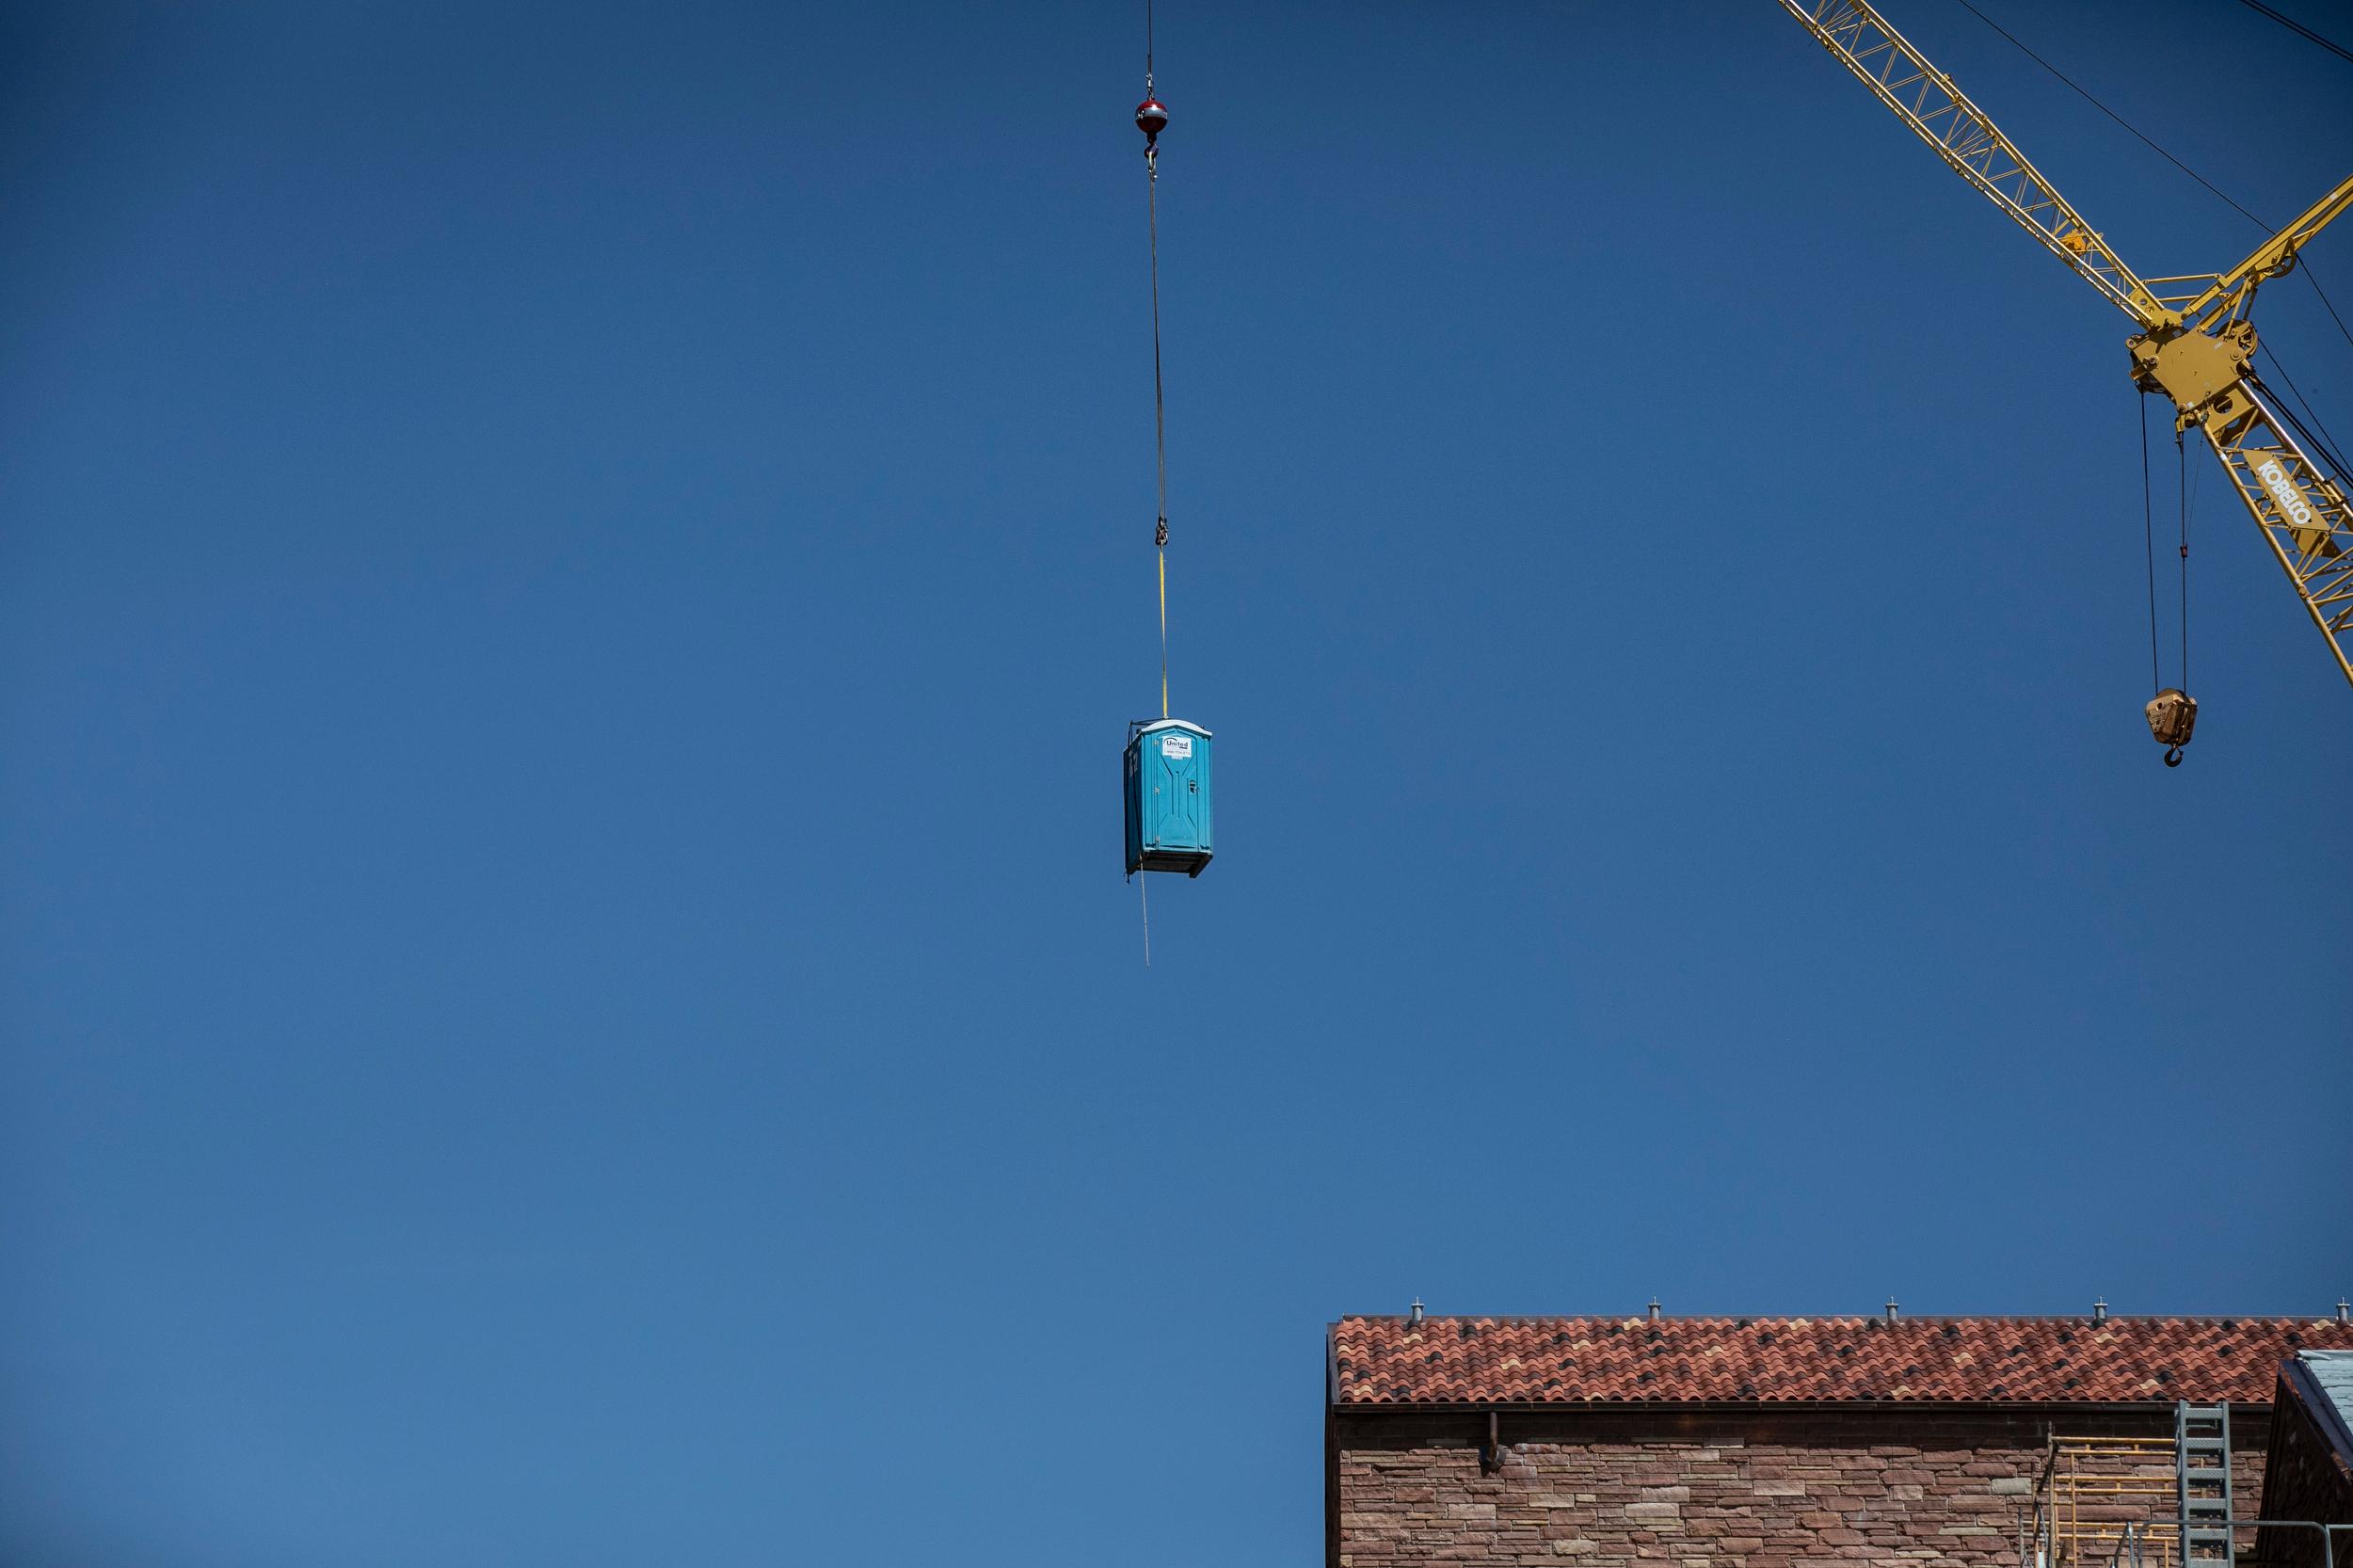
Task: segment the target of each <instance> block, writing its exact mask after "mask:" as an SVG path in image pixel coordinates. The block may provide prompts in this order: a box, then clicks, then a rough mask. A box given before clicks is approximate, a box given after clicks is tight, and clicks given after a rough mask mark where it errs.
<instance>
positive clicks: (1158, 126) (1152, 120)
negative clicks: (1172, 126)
mask: <svg viewBox="0 0 2353 1568" xmlns="http://www.w3.org/2000/svg"><path fill="white" fill-rule="evenodd" d="M1136 129H1137V130H1139V131H1142V132H1143V133H1144V146H1146V147H1150V146H1152V145H1153V144H1154V143H1155V142H1157V141H1159V140H1160V133H1161V132H1162V131H1165V130H1167V129H1168V105H1166V104H1162V103H1161V102H1160V100H1159V99H1157V98H1147V99H1145V100H1144V102H1143V103H1141V104H1137V105H1136Z"/></svg>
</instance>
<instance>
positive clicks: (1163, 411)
mask: <svg viewBox="0 0 2353 1568" xmlns="http://www.w3.org/2000/svg"><path fill="white" fill-rule="evenodd" d="M1167 125H1168V109H1167V108H1166V106H1165V105H1163V104H1161V103H1160V99H1159V97H1158V96H1156V95H1155V94H1154V92H1153V90H1152V0H1144V102H1143V103H1141V104H1137V105H1136V129H1138V130H1139V131H1142V132H1143V133H1144V208H1145V214H1146V218H1145V221H1146V224H1147V226H1148V232H1149V233H1150V236H1151V254H1152V461H1153V472H1154V480H1155V500H1156V502H1157V504H1158V506H1157V513H1156V517H1155V520H1154V522H1153V525H1152V549H1153V552H1154V553H1155V554H1156V555H1157V556H1158V558H1159V560H1158V565H1159V568H1160V717H1162V718H1166V717H1168V398H1167V395H1166V393H1165V392H1163V391H1162V390H1161V385H1160V132H1161V131H1162V130H1163V129H1165V128H1166V127H1167Z"/></svg>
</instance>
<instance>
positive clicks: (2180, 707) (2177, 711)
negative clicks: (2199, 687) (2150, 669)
mask: <svg viewBox="0 0 2353 1568" xmlns="http://www.w3.org/2000/svg"><path fill="white" fill-rule="evenodd" d="M2142 712H2144V713H2145V714H2146V715H2147V716H2148V719H2149V733H2150V734H2151V735H2152V736H2153V737H2154V738H2155V740H2156V743H2157V744H2159V745H2161V746H2163V747H2165V765H2166V766H2167V767H2169V768H2178V767H2180V766H2181V765H2182V748H2183V747H2184V746H2185V745H2187V744H2189V732H2190V730H2191V728H2193V727H2195V726H2196V724H2197V723H2198V699H2197V698H2196V697H2194V696H2190V695H2189V694H2188V693H2187V692H2185V691H2184V690H2182V689H2181V688H2180V687H2179V686H2168V687H2167V688H2166V689H2165V690H2163V691H2161V692H2159V693H2158V694H2157V695H2156V696H2153V697H2151V698H2150V699H2149V706H2148V707H2147V708H2145V709H2143V710H2142Z"/></svg>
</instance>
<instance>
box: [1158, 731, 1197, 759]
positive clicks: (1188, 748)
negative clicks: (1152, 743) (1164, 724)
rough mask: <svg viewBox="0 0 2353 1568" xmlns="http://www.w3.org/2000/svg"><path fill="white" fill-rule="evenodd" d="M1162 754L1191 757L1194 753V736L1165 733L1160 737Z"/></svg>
mask: <svg viewBox="0 0 2353 1568" xmlns="http://www.w3.org/2000/svg"><path fill="white" fill-rule="evenodd" d="M1160 755H1161V756H1163V757H1190V756H1192V755H1193V737H1192V736H1190V735H1163V736H1161V737H1160Z"/></svg>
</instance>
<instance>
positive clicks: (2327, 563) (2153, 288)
mask: <svg viewBox="0 0 2353 1568" xmlns="http://www.w3.org/2000/svg"><path fill="white" fill-rule="evenodd" d="M1781 8H1782V9H1784V10H1785V11H1787V12H1788V13H1789V14H1790V15H1791V16H1793V17H1795V18H1797V20H1798V21H1799V22H1800V23H1801V24H1803V26H1804V27H1805V30H1806V31H1807V32H1809V33H1811V34H1813V35H1814V38H1815V40H1816V41H1817V42H1818V43H1820V44H1821V46H1822V47H1823V48H1825V49H1827V50H1829V51H1830V52H1831V53H1832V54H1833V55H1834V56H1837V58H1838V60H1839V62H1840V63H1841V64H1843V65H1844V66H1846V68H1847V69H1848V70H1849V71H1851V72H1854V74H1855V77H1856V79H1857V80H1859V81H1861V82H1862V83H1863V85H1864V86H1865V87H1866V88H1870V89H1871V94H1872V96H1873V97H1875V98H1877V99H1878V100H1879V101H1880V102H1881V103H1882V104H1886V105H1887V106H1888V108H1890V109H1891V110H1893V111H1895V114H1896V118H1897V119H1898V120H1902V121H1903V122H1904V123H1905V124H1906V125H1909V126H1911V127H1912V129H1913V134H1914V135H1916V136H1919V138H1920V139H1921V140H1922V141H1925V142H1927V143H1928V144H1929V146H1930V147H1931V148H1933V149H1935V151H1936V154H1937V156H1939V157H1941V158H1943V159H1944V160H1945V164H1946V165H1947V166H1948V167H1949V168H1951V169H1952V170H1953V172H1954V173H1956V174H1958V175H1960V176H1961V178H1962V179H1964V180H1966V181H1968V182H1969V184H1972V185H1975V186H1976V187H1977V189H1978V190H1979V191H1980V192H1982V193H1983V194H1984V195H1985V197H1986V198H1987V199H1988V200H1991V201H1992V202H1993V204H1994V205H1995V206H1997V207H1999V208H2001V209H2002V211H2004V212H2005V213H2008V214H2009V216H2010V218H2011V219H2012V220H2013V221H2014V222H2016V223H2017V224H2018V226H2019V227H2020V228H2022V229H2024V230H2025V231H2026V232H2027V233H2029V234H2032V235H2033V236H2034V237H2035V238H2036V239H2037V240H2040V241H2041V243H2042V247H2043V248H2045V249H2046V250H2048V251H2050V252H2051V254H2053V255H2054V256H2057V258H2058V259H2059V260H2060V261H2062V262H2064V263H2066V264H2068V265H2069V266H2070V267H2072V268H2073V269H2074V271H2075V274H2076V276H2078V277H2080V278H2082V279H2083V280H2084V281H2086V282H2088V283H2089V284H2090V285H2091V286H2092V287H2093V288H2095V289H2097V290H2099V291H2100V293H2101V295H2102V296H2104V297H2105V298H2106V299H2107V301H2108V302H2109V303H2110V304H2112V305H2114V306H2115V307H2116V308H2117V309H2118V310H2121V311H2122V312H2124V313H2125V314H2126V315H2128V316H2130V317H2132V318H2133V324H2134V325H2135V326H2136V327H2137V328H2139V330H2138V331H2137V332H2136V333H2134V335H2133V336H2132V337H2131V338H2130V339H2128V340H2126V346H2127V347H2128V348H2129V349H2130V350H2131V352H2132V362H2131V367H2130V368H2131V374H2132V378H2133V385H2135V386H2136V387H2137V388H2139V389H2140V390H2141V391H2142V392H2163V393H2165V394H2166V396H2168V397H2169V398H2171V399H2172V400H2173V407H2174V410H2175V416H2174V428H2175V430H2176V431H2177V432H2181V431H2186V430H2188V429H2190V428H2191V427H2192V426H2195V427H2196V428H2197V429H2198V430H2199V431H2200V432H2201V434H2203V435H2204V437H2205V438H2206V443H2207V444H2208V445H2209V446H2211V447H2212V448H2213V449H2214V455H2215V456H2217V458H2219V459H2220V460H2221V463H2222V467H2223V471H2224V472H2227V473H2228V474H2230V476H2231V483H2232V486H2233V488H2235V489H2236V490H2237V491H2238V495H2239V499H2240V500H2241V501H2243V502H2245V503H2246V504H2247V509H2248V511H2249V512H2250V513H2252V514H2253V515H2254V519H2255V523H2256V526H2257V527H2259V528H2261V529H2262V530H2263V534H2264V537H2265V539H2267V540H2268V541H2270V544H2271V552H2272V553H2273V554H2274V555H2276V556H2277V557H2279V561H2280V565H2281V568H2283V569H2284V570H2285V571H2286V572H2287V574H2288V581H2289V582H2291V583H2293V584H2295V585H2296V593H2297V598H2298V599H2300V600H2303V603H2304V609H2305V611H2306V612H2307V613H2308V614H2309V615H2310V616H2312V618H2313V625H2315V626H2317V627H2319V628H2320V634H2321V635H2322V636H2323V637H2326V638H2327V639H2328V641H2329V652H2330V653H2331V654H2333V655H2334V656H2335V658H2336V661H2337V667H2338V668H2339V669H2340V670H2342V671H2343V672H2344V674H2345V679H2346V680H2353V649H2348V646H2347V645H2348V643H2349V642H2353V508H2348V507H2347V505H2346V504H2345V476H2344V475H2342V474H2332V473H2330V472H2329V471H2328V470H2327V469H2326V468H2325V467H2323V466H2322V465H2321V464H2320V463H2319V462H2317V461H2315V460H2314V458H2313V456H2312V455H2311V454H2309V453H2308V452H2306V451H2305V449H2304V447H2303V446H2300V445H2298V444H2297V440H2296V438H2295V435H2294V434H2293V432H2292V429H2291V426H2292V425H2293V424H2294V423H2295V422H2294V421H2293V420H2292V419H2291V418H2288V417H2285V416H2284V415H2283V413H2282V411H2281V408H2280V406H2279V405H2277V404H2276V403H2275V402H2274V401H2273V400H2272V395H2271V393H2270V392H2268V391H2267V390H2265V387H2264V384H2263V383H2262V381H2260V380H2259V379H2257V378H2256V376H2255V371H2254V366H2253V363H2252V361H2253V359H2254V354H2255V328H2254V324H2253V323H2251V322H2250V321H2249V320H2248V319H2247V312H2248V309H2249V306H2250V305H2252V304H2253V302H2254V297H2255V288H2256V285H2257V284H2259V283H2261V282H2263V281H2264V280H2266V279H2270V278H2277V277H2280V276H2281V274H2283V273H2285V272H2287V271H2289V270H2290V269H2292V268H2293V267H2294V266H2295V265H2296V253H2297V248H2299V247H2301V246H2303V245H2304V244H2305V243H2306V242H2307V241H2309V240H2311V239H2312V237H2313V235H2314V234H2317V233H2319V232H2320V231H2321V230H2322V229H2324V228H2326V227H2328V225H2329V222H2330V221H2331V220H2332V219H2334V218H2335V217H2336V216H2338V215H2339V214H2340V213H2343V212H2344V211H2345V208H2346V207H2348V206H2353V177H2348V178H2346V179H2345V181H2343V182H2342V183H2341V184H2338V186H2337V188H2336V189H2334V190H2332V191H2330V192H2329V194H2328V195H2327V196H2324V197H2322V198H2321V199H2320V200H2318V201H2315V202H2313V205H2312V206H2311V207H2310V208H2309V209H2307V210H2306V211H2305V212H2304V213H2303V214H2302V215H2301V216H2298V217H2297V220H2296V221H2295V222H2293V223H2291V224H2289V225H2288V226H2287V227H2286V228H2284V229H2282V230H2281V231H2280V232H2278V233H2276V234H2274V235H2272V236H2271V237H2270V238H2269V239H2267V240H2265V242H2264V243H2263V244H2262V245H2260V246H2258V247H2256V248H2255V250H2254V253H2253V254H2251V255H2249V257H2248V258H2247V259H2246V260H2245V261H2243V262H2241V263H2239V264H2237V265H2236V266H2234V267H2233V268H2231V269H2230V270H2229V271H2228V272H2219V273H2198V274H2192V275H2189V276H2186V277H2179V278H2150V279H2145V280H2144V279H2142V278H2140V277H2138V276H2137V275H2136V274H2135V273H2134V271H2133V269H2132V268H2130V267H2128V266H2126V265H2125V264H2123V262H2122V261H2121V260H2120V259H2119V258H2118V257H2117V255H2116V253H2115V252H2114V251H2112V250H2110V249H2109V248H2108V244H2107V241H2106V240H2105V239H2104V238H2102V237H2101V234H2100V232H2099V231H2098V230H2096V229H2094V228H2092V227H2091V225H2089V223H2086V222H2085V221H2084V220H2083V217H2082V215H2080V214H2078V213H2077V212H2076V211H2075V209H2074V208H2073V206H2070V205H2069V204H2068V201H2067V199H2066V198H2065V197H2063V196H2061V195H2059V193H2058V192H2057V190H2056V189H2054V188H2053V187H2052V184H2051V183H2050V182H2049V181H2048V180H2046V179H2044V178H2043V177H2042V174H2041V170H2039V169H2037V168H2035V167H2034V165H2033V164H2031V163H2029V162H2027V160H2026V155H2025V153H2024V152H2020V151H2019V150H2018V148H2017V145H2016V144H2015V143H2013V142H2012V141H2011V140H2010V139H2009V137H2008V136H2004V135H2003V134H2002V132H2001V130H2000V128H1999V127H1998V126H1996V125H1995V124H1994V123H1993V120H1989V119H1987V118H1986V115H1985V111H1984V110H1982V109H1980V108H1978V107H1977V104H1973V103H1971V102H1970V101H1969V98H1968V95H1967V94H1966V93H1963V92H1962V91H1961V88H1959V87H1957V86H1955V85H1954V83H1953V79H1952V78H1951V77H1950V76H1947V75H1945V73H1944V72H1941V71H1939V70H1937V69H1936V67H1935V66H1933V65H1931V64H1930V63H1929V60H1928V58H1927V56H1923V55H1922V54H1921V53H1920V51H1918V50H1917V49H1914V48H1913V46H1912V45H1911V44H1910V43H1909V42H1907V41H1905V40H1904V37H1903V35H1902V34H1900V33H1898V32H1897V31H1896V29H1895V28H1893V27H1891V26H1889V25H1888V24H1887V20H1886V18H1884V17H1882V16H1881V15H1880V13H1879V12H1878V11H1876V10H1874V9H1872V8H1871V7H1870V6H1869V5H1867V4H1865V0H1804V3H1801V0H1781ZM2159 286H2165V287H2169V288H2172V289H2175V290H2178V291H2180V292H2178V293H2171V294H2160V293H2158V292H2157V289H2158V287H2159ZM2308 440H2309V438H2308ZM2309 444H2311V445H2313V446H2320V445H2322V444H2323V443H2321V442H2320V441H2318V440H2309ZM2196 714H2197V704H2196V703H2194V702H2192V701H2191V700H2190V699H2189V698H2188V696H2185V694H2183V693H2180V692H2177V691H2170V690H2169V691H2167V692H2164V693H2161V694H2159V696H2158V699H2157V701H2155V702H2153V703H2151V704H2150V705H2149V725H2150V728H2151V729H2152V730H2153V731H2154V732H2155V734H2156V737H2157V739H2158V741H2160V742H2161V743H2163V744H2166V745H2167V746H2169V747H2170V748H2171V749H2170V750H2169V752H2168V753H2167V760H2168V761H2169V762H2170V761H2178V760H2180V757H2181V746H2182V744H2183V743H2185V742H2186V741H2187V740H2188V739H2189V729H2190V726H2191V724H2192V723H2193V722H2194V720H2195V718H2196Z"/></svg>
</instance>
